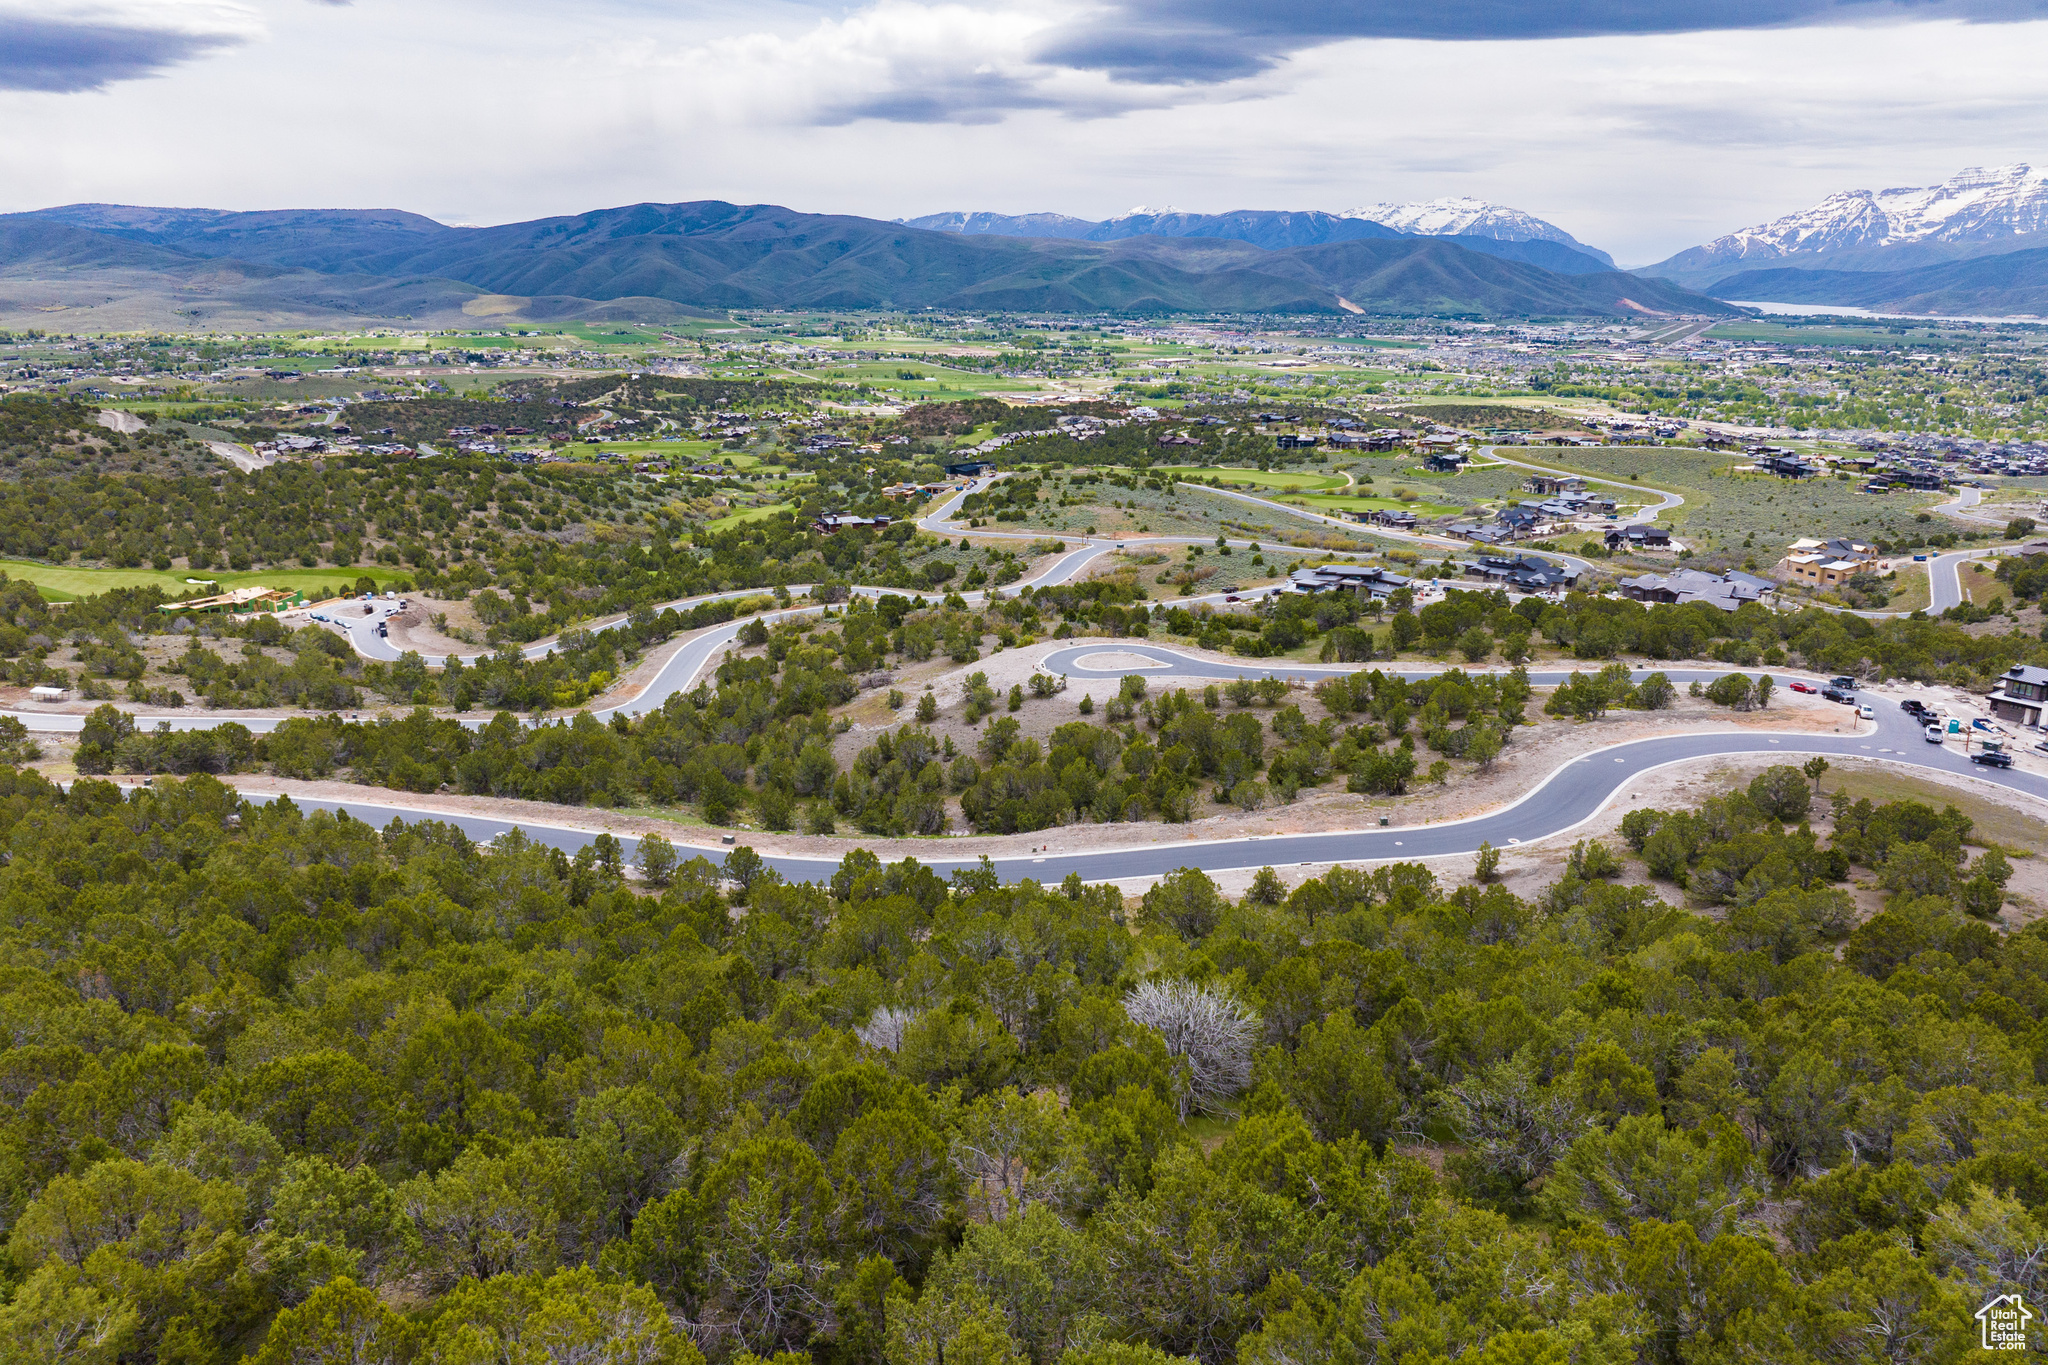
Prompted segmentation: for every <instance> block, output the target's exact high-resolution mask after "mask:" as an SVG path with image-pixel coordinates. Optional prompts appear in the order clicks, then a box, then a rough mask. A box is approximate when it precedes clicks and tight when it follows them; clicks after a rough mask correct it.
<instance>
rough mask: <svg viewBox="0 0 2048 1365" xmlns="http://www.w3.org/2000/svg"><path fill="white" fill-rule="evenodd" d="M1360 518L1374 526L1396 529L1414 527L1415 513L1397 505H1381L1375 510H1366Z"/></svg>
mask: <svg viewBox="0 0 2048 1365" xmlns="http://www.w3.org/2000/svg"><path fill="white" fill-rule="evenodd" d="M1360 519H1361V520H1363V521H1366V522H1369V523H1371V524H1372V525H1375V526H1391V527H1393V528H1394V529H1395V530H1397V531H1412V530H1414V529H1415V514H1414V513H1413V512H1410V511H1407V510H1405V509H1403V508H1398V507H1383V508H1381V509H1379V510H1378V511H1376V512H1367V513H1366V514H1365V515H1364V516H1363V517H1362V518H1360Z"/></svg>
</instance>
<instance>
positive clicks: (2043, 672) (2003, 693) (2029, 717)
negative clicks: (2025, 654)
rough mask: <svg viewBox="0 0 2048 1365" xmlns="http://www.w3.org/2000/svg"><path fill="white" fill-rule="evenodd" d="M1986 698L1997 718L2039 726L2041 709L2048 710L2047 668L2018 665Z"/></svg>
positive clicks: (1999, 681) (2016, 723)
mask: <svg viewBox="0 0 2048 1365" xmlns="http://www.w3.org/2000/svg"><path fill="white" fill-rule="evenodd" d="M1986 700H1987V701H1989V703H1990V705H1991V714H1992V715H1994V716H1997V717H1998V718H1999V719H2000V720H2009V721H2011V722H2013V723H2014V724H2015V725H2031V726H2035V727H2037V728H2038V727H2039V726H2040V724H2041V712H2042V711H2043V710H2044V709H2048V668H2036V667H2034V666H2033V665H2032V664H2020V665H2018V666H2017V667H2015V668H2012V669H2010V670H2008V671H2007V672H2006V674H2005V676H2004V677H2002V678H2000V679H1999V680H1998V686H1997V688H1996V689H1995V690H1993V692H1992V693H1991V695H1990V697H1989V698H1987V699H1986Z"/></svg>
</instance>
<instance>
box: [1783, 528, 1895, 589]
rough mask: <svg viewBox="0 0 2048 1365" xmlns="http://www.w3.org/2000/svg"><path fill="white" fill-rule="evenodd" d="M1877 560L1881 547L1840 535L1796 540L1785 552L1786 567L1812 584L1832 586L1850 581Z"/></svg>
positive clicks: (1795, 575) (1789, 571)
mask: <svg viewBox="0 0 2048 1365" xmlns="http://www.w3.org/2000/svg"><path fill="white" fill-rule="evenodd" d="M1876 561H1877V547H1876V546H1874V545H1870V544H1867V543H1865V542H1863V541H1860V540H1849V539H1846V538H1845V537H1841V536H1836V537H1833V538H1832V539H1828V540H1814V539H1811V538H1809V539H1805V540H1795V541H1793V542H1792V548H1791V549H1790V550H1788V551H1786V553H1785V571H1786V572H1787V573H1788V574H1790V575H1791V576H1792V578H1793V579H1795V580H1796V581H1798V582H1801V583H1804V584H1806V585H1808V586H1809V587H1815V588H1831V587H1834V586H1835V585H1836V584H1837V583H1846V582H1848V581H1849V580H1850V579H1852V578H1854V577H1855V576H1856V575H1857V574H1859V573H1863V572H1865V571H1866V570H1868V569H1869V568H1870V566H1871V565H1872V564H1874V563H1875V562H1876Z"/></svg>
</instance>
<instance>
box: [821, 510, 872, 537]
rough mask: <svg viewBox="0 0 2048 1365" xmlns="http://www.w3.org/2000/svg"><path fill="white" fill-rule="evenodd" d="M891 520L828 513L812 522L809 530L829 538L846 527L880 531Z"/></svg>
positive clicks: (842, 513)
mask: <svg viewBox="0 0 2048 1365" xmlns="http://www.w3.org/2000/svg"><path fill="white" fill-rule="evenodd" d="M891 520H892V518H889V517H856V516H850V515H848V514H846V513H844V512H828V513H826V514H825V515H824V516H822V517H818V518H817V519H815V520H814V521H812V522H811V529H812V530H813V531H816V532H818V534H820V535H826V536H829V535H831V534H832V533H833V532H835V531H841V530H844V529H846V528H847V527H860V526H872V527H874V528H875V529H876V530H880V529H881V528H882V527H884V526H887V525H888V524H889V522H890V521H891Z"/></svg>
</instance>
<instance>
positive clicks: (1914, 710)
mask: <svg viewBox="0 0 2048 1365" xmlns="http://www.w3.org/2000/svg"><path fill="white" fill-rule="evenodd" d="M1899 709H1900V710H1901V711H1904V712H1905V713H1906V714H1907V715H1909V716H1924V715H1926V714H1927V703H1925V702H1923V701H1921V700H1920V699H1919V698H1918V697H1908V698H1906V699H1905V700H1904V701H1902V702H1900V703H1899Z"/></svg>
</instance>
